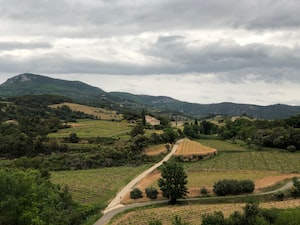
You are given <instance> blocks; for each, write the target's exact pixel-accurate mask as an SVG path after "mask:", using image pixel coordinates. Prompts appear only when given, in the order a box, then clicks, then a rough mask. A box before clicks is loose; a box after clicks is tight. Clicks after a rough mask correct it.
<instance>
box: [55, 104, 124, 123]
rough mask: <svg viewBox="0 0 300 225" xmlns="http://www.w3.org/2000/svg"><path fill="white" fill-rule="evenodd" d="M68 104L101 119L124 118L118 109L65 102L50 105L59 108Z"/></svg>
mask: <svg viewBox="0 0 300 225" xmlns="http://www.w3.org/2000/svg"><path fill="white" fill-rule="evenodd" d="M64 105H66V106H68V107H69V108H70V109H71V110H73V111H79V112H83V113H85V114H88V115H93V116H95V117H97V118H98V119H101V120H121V119H123V116H122V114H117V112H116V111H112V110H107V109H103V108H96V107H90V106H86V105H80V104H76V103H70V102H64V103H61V104H54V105H50V107H51V108H58V107H62V106H64Z"/></svg>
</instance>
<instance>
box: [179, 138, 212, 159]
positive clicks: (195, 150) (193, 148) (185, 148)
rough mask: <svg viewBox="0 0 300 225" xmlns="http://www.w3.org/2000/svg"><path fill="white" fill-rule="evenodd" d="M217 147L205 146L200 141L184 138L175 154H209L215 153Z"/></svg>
mask: <svg viewBox="0 0 300 225" xmlns="http://www.w3.org/2000/svg"><path fill="white" fill-rule="evenodd" d="M216 152H217V150H216V149H214V148H210V147H207V146H204V145H202V144H200V143H198V142H195V141H191V140H189V139H184V140H183V141H182V142H180V144H179V146H178V149H177V151H176V153H175V155H208V154H215V153H216Z"/></svg>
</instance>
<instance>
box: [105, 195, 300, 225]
mask: <svg viewBox="0 0 300 225" xmlns="http://www.w3.org/2000/svg"><path fill="white" fill-rule="evenodd" d="M244 206H245V204H243V203H235V204H232V203H231V204H217V205H216V204H198V205H193V204H191V205H181V206H162V207H147V208H141V209H137V210H134V211H131V212H127V213H123V214H120V215H118V216H116V217H115V218H113V220H112V221H110V223H109V225H120V224H122V225H132V224H138V225H148V224H149V221H151V220H157V219H158V220H160V221H162V224H164V225H171V224H172V223H171V222H172V219H173V218H174V217H175V216H176V215H177V216H180V217H181V218H182V221H184V222H187V223H188V224H189V225H199V224H200V221H201V216H202V215H204V214H206V213H212V212H214V211H216V210H217V211H222V212H223V214H224V215H225V217H227V216H229V215H230V214H231V213H233V212H234V211H242V208H243V207H244ZM260 207H261V208H295V207H300V199H295V200H288V201H283V202H282V201H277V202H266V203H261V204H260ZM299 211H300V208H299Z"/></svg>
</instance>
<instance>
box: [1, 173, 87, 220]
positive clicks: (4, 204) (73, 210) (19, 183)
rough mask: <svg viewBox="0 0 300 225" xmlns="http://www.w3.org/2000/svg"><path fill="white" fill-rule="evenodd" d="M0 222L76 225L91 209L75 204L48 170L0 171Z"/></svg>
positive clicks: (84, 218) (66, 190)
mask: <svg viewBox="0 0 300 225" xmlns="http://www.w3.org/2000/svg"><path fill="white" fill-rule="evenodd" d="M0 202H1V204H0V224H2V225H18V224H22V225H46V224H49V225H50V224H51V225H66V224H69V225H79V224H81V223H82V222H83V221H84V220H86V219H87V217H86V215H87V214H89V213H90V212H91V210H93V209H92V208H90V209H89V208H87V207H86V208H84V207H82V206H79V205H77V204H76V203H74V201H73V200H72V197H71V195H70V193H69V192H68V189H66V188H65V189H60V188H59V187H58V186H57V185H54V184H52V183H51V182H50V180H49V178H48V173H45V172H44V173H40V172H38V171H30V170H27V171H21V170H3V169H1V170H0Z"/></svg>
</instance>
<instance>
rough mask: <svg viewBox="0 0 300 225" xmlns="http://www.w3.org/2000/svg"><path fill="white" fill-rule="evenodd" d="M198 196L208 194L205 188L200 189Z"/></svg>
mask: <svg viewBox="0 0 300 225" xmlns="http://www.w3.org/2000/svg"><path fill="white" fill-rule="evenodd" d="M200 194H202V195H207V194H208V190H207V189H206V188H205V187H203V188H201V189H200Z"/></svg>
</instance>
